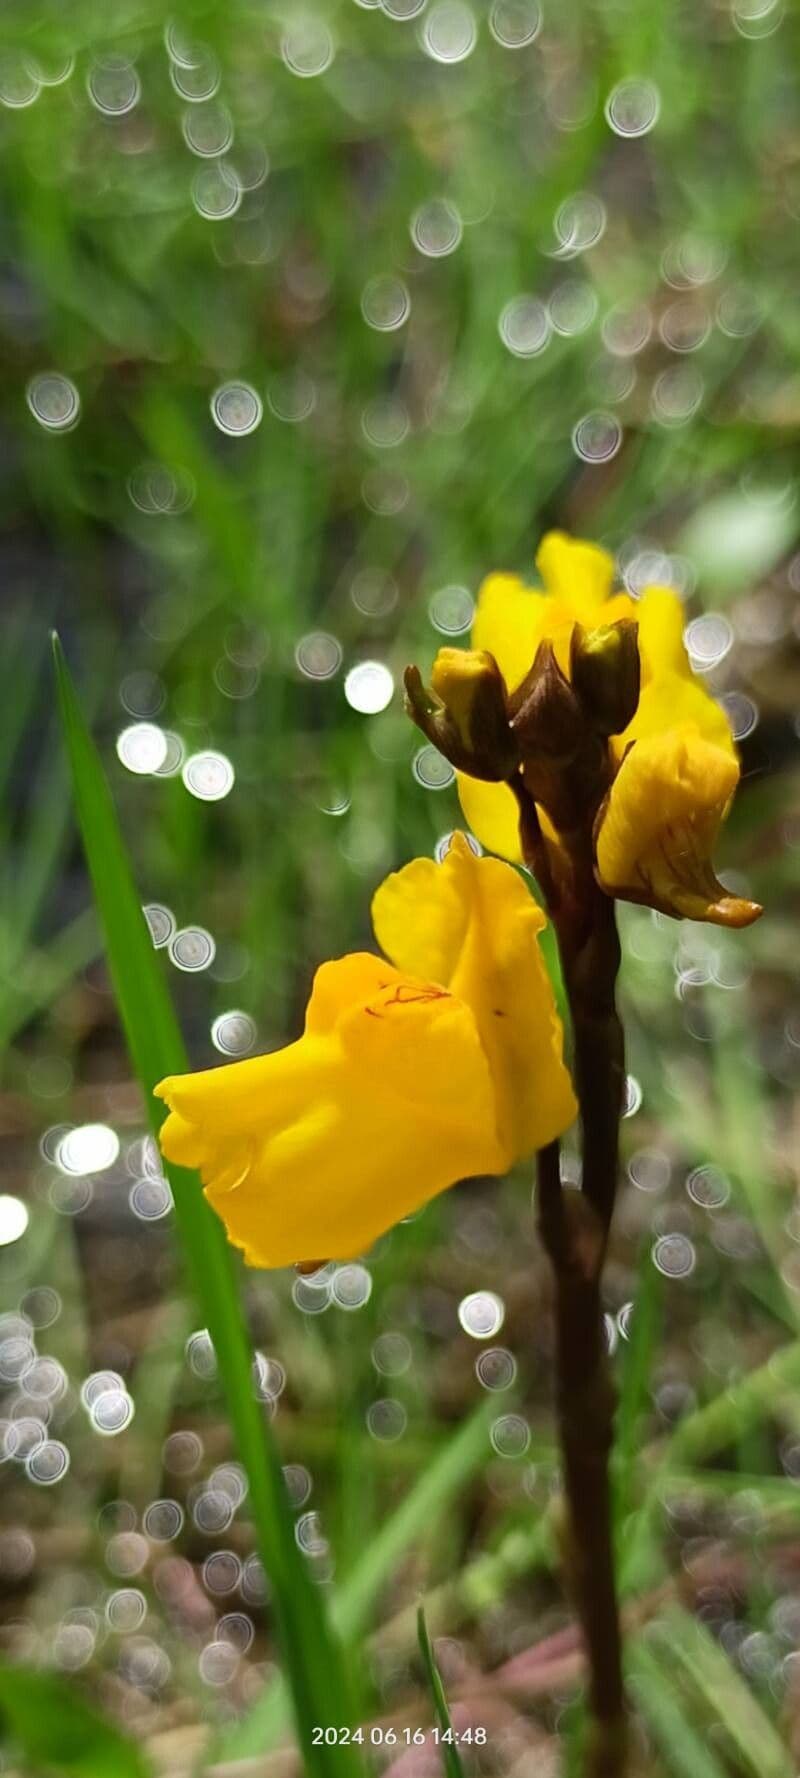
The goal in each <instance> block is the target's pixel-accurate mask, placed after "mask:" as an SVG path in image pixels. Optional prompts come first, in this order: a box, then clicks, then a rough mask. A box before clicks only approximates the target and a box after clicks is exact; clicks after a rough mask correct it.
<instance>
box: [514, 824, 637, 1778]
mask: <svg viewBox="0 0 800 1778" xmlns="http://www.w3.org/2000/svg"><path fill="white" fill-rule="evenodd" d="M518 800H519V801H520V805H521V814H522V817H523V819H522V821H521V824H520V825H521V834H522V838H523V845H524V847H525V851H526V856H528V858H529V862H530V863H531V865H533V864H534V855H535V856H536V859H537V862H538V864H539V869H540V871H541V864H542V848H543V841H542V835H541V832H540V830H539V825H538V820H537V819H536V812H535V808H531V807H530V806H527V807H526V806H525V805H526V804H528V802H529V799H528V798H527V797H526V796H525V795H524V792H523V795H522V797H519V798H518ZM570 837H572V836H570ZM574 840H575V843H574V844H573V845H572V846H571V847H570V848H569V852H568V860H569V868H568V870H567V872H566V873H565V874H564V875H563V876H562V880H561V882H560V883H559V885H558V890H557V892H556V893H555V894H547V899H548V903H549V909H550V913H551V917H552V919H553V923H554V926H555V929H556V934H557V937H558V945H559V951H560V955H561V963H562V968H563V972H564V983H565V987H566V991H567V998H568V1001H569V1007H570V1012H571V1015H572V1028H573V1043H574V1055H573V1064H574V1077H575V1085H576V1089H577V1095H578V1103H579V1107H580V1121H581V1136H582V1152H583V1173H582V1181H581V1190H580V1191H579V1192H577V1191H573V1190H571V1189H569V1188H566V1189H565V1188H564V1187H563V1185H562V1183H561V1177H560V1169H559V1147H558V1143H557V1142H553V1143H550V1145H549V1146H548V1147H547V1148H544V1149H542V1150H541V1152H540V1154H539V1156H538V1208H539V1228H540V1232H541V1236H542V1242H543V1245H544V1247H545V1249H546V1251H547V1253H548V1255H549V1258H550V1261H551V1264H552V1267H553V1275H554V1280H555V1324H556V1411H557V1416H558V1430H559V1440H560V1444H561V1451H562V1458H563V1468H564V1494H565V1498H566V1507H567V1525H566V1540H565V1542H566V1548H565V1558H566V1566H567V1572H568V1577H569V1581H570V1585H571V1590H572V1592H573V1595H574V1598H575V1604H576V1609H577V1612H578V1617H579V1619H580V1624H581V1630H582V1633H583V1640H584V1643H585V1646H586V1657H587V1666H588V1704H589V1715H590V1724H589V1732H588V1736H587V1744H586V1755H585V1778H622V1775H623V1774H624V1771H625V1766H626V1752H625V1749H626V1713H625V1697H624V1689H623V1680H622V1641H621V1633H620V1620H619V1606H618V1602H617V1595H616V1585H615V1577H614V1549H613V1533H612V1510H611V1486H610V1478H609V1457H610V1452H611V1446H612V1440H613V1429H614V1408H615V1392H614V1386H613V1383H612V1381H611V1376H610V1373H609V1367H608V1356H607V1348H606V1340H605V1331H604V1326H603V1309H602V1300H601V1280H602V1270H603V1261H604V1258H605V1251H606V1244H607V1240H608V1231H609V1227H610V1223H611V1217H612V1214H613V1209H614V1198H615V1194H616V1186H617V1169H618V1144H619V1120H620V1113H621V1109H622V1094H623V1084H624V1042H623V1032H622V1026H621V1024H620V1020H619V1016H618V1014H617V1010H616V1001H615V990H616V978H617V971H618V968H619V960H620V950H619V939H618V936H617V929H616V920H615V912H614V903H613V901H612V900H611V899H610V898H609V897H608V896H606V895H605V894H604V893H603V891H602V890H600V889H599V888H598V887H597V884H596V883H595V881H594V877H593V874H592V869H591V857H590V855H589V854H588V849H585V848H584V846H583V845H582V843H581V841H580V838H579V836H577V835H576V836H574ZM526 842H527V844H526ZM548 874H549V873H548ZM539 880H540V882H541V881H542V877H541V874H540V876H539ZM546 893H547V891H546Z"/></svg>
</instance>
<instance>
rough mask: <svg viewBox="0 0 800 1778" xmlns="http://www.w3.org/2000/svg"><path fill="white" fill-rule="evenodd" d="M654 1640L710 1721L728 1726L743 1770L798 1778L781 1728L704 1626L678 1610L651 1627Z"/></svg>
mask: <svg viewBox="0 0 800 1778" xmlns="http://www.w3.org/2000/svg"><path fill="white" fill-rule="evenodd" d="M649 1641H650V1644H651V1646H652V1647H653V1648H655V1649H656V1650H658V1651H659V1652H660V1654H661V1658H662V1660H663V1662H664V1663H665V1665H666V1666H667V1668H668V1669H671V1670H672V1671H673V1672H678V1673H679V1674H680V1678H681V1683H682V1685H683V1686H684V1687H685V1689H686V1691H687V1693H688V1694H689V1695H690V1696H694V1697H695V1698H696V1699H697V1701H698V1703H699V1704H700V1705H701V1706H702V1707H703V1711H704V1714H705V1716H706V1717H707V1718H708V1720H709V1721H712V1722H722V1723H724V1725H725V1728H726V1731H727V1734H728V1736H729V1737H730V1740H731V1743H732V1744H733V1745H734V1746H735V1749H736V1763H737V1769H740V1770H741V1771H742V1772H749V1773H751V1774H752V1778H794V1773H795V1764H794V1761H793V1760H792V1759H791V1757H790V1755H789V1750H788V1748H787V1747H786V1746H785V1745H784V1743H783V1741H782V1740H781V1738H780V1735H779V1734H778V1731H777V1729H776V1728H775V1727H774V1726H773V1724H772V1722H771V1721H770V1719H769V1717H768V1716H767V1714H766V1711H764V1710H763V1709H762V1707H761V1705H760V1704H759V1702H758V1699H757V1698H756V1697H755V1696H754V1694H753V1693H752V1692H751V1691H750V1688H749V1686H747V1685H746V1684H745V1681H744V1680H743V1679H742V1677H741V1675H740V1674H739V1673H737V1671H736V1668H735V1667H733V1666H732V1664H731V1662H730V1661H729V1659H728V1656H727V1655H726V1654H725V1651H724V1649H722V1648H720V1646H719V1643H717V1642H715V1641H714V1638H713V1636H712V1635H711V1634H710V1632H709V1631H708V1630H707V1629H706V1627H705V1625H704V1624H701V1623H699V1622H698V1620H697V1618H694V1617H692V1616H691V1614H690V1613H689V1612H688V1611H685V1610H684V1609H683V1607H682V1606H677V1605H676V1606H673V1607H672V1608H671V1609H670V1610H668V1611H667V1612H666V1613H665V1614H664V1616H663V1617H662V1618H661V1619H660V1620H659V1621H658V1622H657V1623H655V1624H653V1625H652V1626H651V1629H650V1632H649Z"/></svg>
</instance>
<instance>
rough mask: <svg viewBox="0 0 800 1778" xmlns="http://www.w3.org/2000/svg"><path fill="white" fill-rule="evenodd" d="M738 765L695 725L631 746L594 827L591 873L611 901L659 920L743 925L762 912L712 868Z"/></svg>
mask: <svg viewBox="0 0 800 1778" xmlns="http://www.w3.org/2000/svg"><path fill="white" fill-rule="evenodd" d="M738 777H739V767H738V765H737V763H736V760H735V759H734V758H733V757H732V755H731V753H730V751H729V750H728V749H727V748H724V747H719V746H717V745H716V744H715V743H714V742H713V741H708V740H706V739H705V737H704V736H703V735H702V734H701V732H700V729H699V728H698V726H697V724H696V723H694V722H683V723H680V724H679V725H678V726H677V727H676V728H671V729H667V730H665V732H664V733H662V734H654V735H651V736H649V737H648V738H647V739H645V740H641V741H637V742H636V743H635V745H633V746H632V747H631V748H630V750H629V752H628V753H626V755H625V758H624V759H623V761H622V764H621V766H620V768H619V771H618V773H617V776H616V778H615V779H614V782H613V784H612V786H611V789H610V791H609V794H608V797H607V799H606V802H605V805H604V807H603V808H602V809H601V811H600V817H599V820H598V823H597V834H596V851H597V875H598V879H599V881H600V882H601V884H602V886H603V888H604V889H606V890H607V891H608V893H609V895H622V896H624V897H625V898H626V899H627V900H629V901H643V902H645V903H646V904H647V906H648V907H654V908H658V909H660V910H661V912H662V913H665V914H674V915H678V916H683V917H685V918H686V919H689V920H711V921H714V922H715V923H716V924H717V925H719V926H749V925H750V923H751V921H753V920H757V919H758V916H759V914H760V913H761V909H760V907H758V905H757V903H755V902H753V901H745V900H743V899H742V898H741V897H739V896H736V895H731V894H730V893H729V892H728V890H727V889H725V888H724V887H723V885H722V884H721V883H719V882H718V881H717V878H716V877H715V876H714V872H713V870H712V869H711V853H712V850H713V847H714V843H715V840H716V838H717V834H718V832H719V828H720V823H721V822H722V820H723V818H724V816H725V814H726V812H727V809H728V806H729V804H730V801H731V797H732V796H733V793H734V790H735V789H736V783H737V780H738Z"/></svg>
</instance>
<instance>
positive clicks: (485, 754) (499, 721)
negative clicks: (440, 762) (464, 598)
mask: <svg viewBox="0 0 800 1778" xmlns="http://www.w3.org/2000/svg"><path fill="white" fill-rule="evenodd" d="M405 688H406V709H407V711H408V714H409V716H410V717H411V718H412V721H414V722H415V723H416V724H417V727H418V728H420V729H421V730H422V732H423V734H424V735H427V737H428V740H429V741H431V742H432V743H433V745H434V747H437V748H438V750H439V752H440V753H442V754H443V755H444V757H445V759H449V761H450V763H451V765H454V766H455V767H456V770H457V771H460V772H468V773H469V775H470V777H472V778H482V779H484V780H485V781H486V782H488V783H502V782H504V780H505V779H506V778H508V777H509V776H510V775H511V773H512V772H514V771H516V769H517V766H518V764H519V754H518V751H517V748H516V745H515V742H514V737H513V735H512V732H511V728H510V726H509V720H508V701H507V695H506V687H505V681H504V679H503V675H502V673H501V672H500V668H499V667H498V665H497V662H496V660H495V658H494V655H493V654H487V653H485V652H484V651H483V650H479V649H465V648H441V649H440V650H439V653H438V655H437V656H436V660H435V661H434V664H433V671H432V673H431V690H430V691H428V690H427V689H426V687H425V686H424V685H423V682H422V678H421V675H420V672H419V668H418V667H407V668H406V672H405Z"/></svg>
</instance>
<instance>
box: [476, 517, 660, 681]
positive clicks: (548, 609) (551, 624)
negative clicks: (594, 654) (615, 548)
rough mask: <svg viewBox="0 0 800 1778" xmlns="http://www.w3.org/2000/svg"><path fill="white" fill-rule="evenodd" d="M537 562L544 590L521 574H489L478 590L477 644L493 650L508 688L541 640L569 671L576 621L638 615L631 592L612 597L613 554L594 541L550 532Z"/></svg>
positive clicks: (523, 672) (595, 621)
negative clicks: (600, 547)
mask: <svg viewBox="0 0 800 1778" xmlns="http://www.w3.org/2000/svg"><path fill="white" fill-rule="evenodd" d="M536 566H537V568H538V569H539V573H540V574H541V576H542V580H543V581H544V583H545V589H546V590H545V592H538V591H537V590H536V588H535V587H529V586H526V585H525V582H524V581H523V580H521V579H520V577H519V575H517V574H490V575H489V576H488V578H487V579H486V580H485V581H484V582H483V585H482V587H481V589H480V592H479V594H478V605H477V610H476V613H475V621H474V624H473V626H472V646H473V648H476V649H485V650H487V651H488V652H489V653H490V654H493V655H494V657H495V660H496V661H497V664H498V666H499V668H500V671H501V673H502V674H503V677H504V679H505V682H506V685H507V686H508V689H509V691H514V690H515V689H516V687H517V686H518V685H519V684H520V682H521V680H523V679H524V678H525V675H526V673H527V672H529V670H530V668H531V667H532V666H533V662H534V658H535V655H536V650H537V648H538V646H539V643H540V642H543V641H545V640H547V641H550V642H552V643H553V646H554V648H555V654H556V659H557V661H558V664H559V666H560V667H561V669H562V672H564V673H568V672H569V647H570V639H571V636H572V630H573V626H574V625H575V624H576V623H582V624H583V625H584V626H585V628H586V629H594V628H595V627H596V626H597V625H598V624H613V623H616V622H617V621H618V619H619V618H623V617H627V618H635V617H636V616H637V615H638V613H637V607H636V601H635V600H634V599H632V598H631V597H630V596H629V594H628V593H615V594H614V595H613V596H611V597H609V594H610V589H611V582H612V579H613V574H614V562H613V558H612V557H611V556H610V555H608V554H607V552H606V550H604V549H598V548H597V546H596V545H595V544H593V543H582V542H580V541H579V540H577V539H574V538H571V537H567V536H566V535H565V534H564V532H563V531H549V532H548V534H547V536H546V537H544V538H543V539H542V542H541V544H540V546H539V550H538V552H537V556H536Z"/></svg>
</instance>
